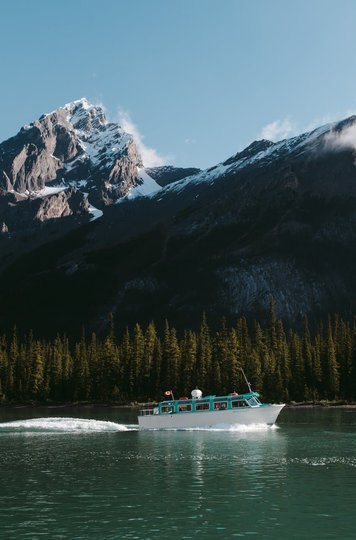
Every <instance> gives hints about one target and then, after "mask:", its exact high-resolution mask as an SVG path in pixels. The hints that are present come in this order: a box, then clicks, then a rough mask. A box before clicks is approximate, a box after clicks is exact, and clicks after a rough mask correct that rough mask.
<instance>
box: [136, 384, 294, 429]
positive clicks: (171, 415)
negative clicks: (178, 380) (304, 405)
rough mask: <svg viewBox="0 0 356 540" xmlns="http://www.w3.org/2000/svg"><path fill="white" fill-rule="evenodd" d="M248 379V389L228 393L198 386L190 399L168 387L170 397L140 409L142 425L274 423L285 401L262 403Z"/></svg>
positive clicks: (179, 426) (139, 419)
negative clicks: (176, 396)
mask: <svg viewBox="0 0 356 540" xmlns="http://www.w3.org/2000/svg"><path fill="white" fill-rule="evenodd" d="M244 376H245V374H244ZM245 379H246V376H245ZM246 382H247V384H248V389H249V391H248V392H247V393H244V394H238V393H237V392H231V393H230V394H228V395H226V396H204V397H203V393H202V391H201V390H199V389H198V388H196V389H194V390H192V392H191V398H190V399H189V398H187V397H181V398H179V399H174V396H173V392H172V391H171V390H167V391H166V392H165V395H167V396H170V399H167V400H164V401H161V402H160V403H158V404H157V406H155V407H145V408H144V409H141V410H140V411H139V416H138V424H139V428H140V429H186V428H203V429H204V428H205V429H206V428H212V427H214V426H221V425H223V426H226V425H227V426H231V425H238V424H240V425H251V424H267V425H273V424H274V423H275V422H276V420H277V418H278V415H279V413H280V412H281V410H282V409H283V407H284V405H285V404H284V403H282V404H271V403H261V401H260V399H259V397H260V395H259V393H258V392H254V391H252V389H251V386H250V384H249V383H248V381H247V379H246Z"/></svg>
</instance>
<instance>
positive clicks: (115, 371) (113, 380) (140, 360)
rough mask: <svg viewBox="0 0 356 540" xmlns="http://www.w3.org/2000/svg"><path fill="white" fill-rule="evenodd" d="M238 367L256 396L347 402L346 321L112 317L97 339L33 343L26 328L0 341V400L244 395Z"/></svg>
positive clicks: (351, 356)
mask: <svg viewBox="0 0 356 540" xmlns="http://www.w3.org/2000/svg"><path fill="white" fill-rule="evenodd" d="M240 367H242V368H243V369H244V371H245V372H246V374H247V377H248V379H249V381H250V383H251V385H252V388H253V389H254V390H256V391H258V392H259V393H260V394H261V396H262V399H263V400H264V401H277V402H281V401H286V402H291V401H296V402H302V401H313V402H315V401H321V400H329V401H335V400H345V401H348V402H350V401H356V320H355V321H354V322H352V323H350V322H349V321H345V320H343V319H341V318H340V317H338V316H336V315H335V316H333V317H330V318H329V319H328V321H327V322H326V323H324V324H319V326H318V327H317V329H316V330H315V331H314V332H313V334H311V331H310V329H309V324H308V320H307V318H305V319H304V323H303V328H302V330H301V331H299V332H297V331H294V330H288V331H286V329H285V327H284V325H283V322H282V321H281V320H278V319H277V318H276V316H275V310H274V304H273V301H271V306H270V310H269V318H268V322H267V323H266V325H264V326H261V325H260V324H259V323H258V322H256V321H254V322H253V323H251V324H248V323H247V321H246V319H245V318H244V317H241V318H239V319H238V320H237V322H236V324H235V325H234V326H227V324H226V322H225V321H224V320H223V321H222V322H221V325H220V327H219V328H218V329H217V330H214V331H212V330H211V329H210V328H209V325H208V322H207V319H206V317H205V316H203V318H202V321H201V324H200V328H199V329H198V331H192V330H186V331H184V332H183V333H182V335H180V336H179V335H177V331H176V329H175V328H174V327H172V326H170V325H169V323H168V322H166V323H165V325H164V328H163V330H162V332H161V333H158V332H157V329H156V327H155V324H154V323H153V322H151V323H150V324H148V326H147V327H145V328H142V327H141V326H140V325H139V324H136V325H135V326H134V327H133V328H131V329H128V328H126V330H125V331H124V332H123V333H122V335H121V336H120V338H116V337H115V329H114V325H113V321H112V319H111V323H110V326H109V330H108V333H107V335H106V337H105V338H104V339H98V337H97V335H96V334H95V333H93V334H92V335H90V336H86V335H85V332H84V331H83V333H82V335H81V337H80V339H79V340H78V341H77V342H76V343H70V342H69V340H68V338H67V337H66V336H59V335H57V336H56V337H55V339H53V340H42V339H35V338H34V336H33V335H32V333H29V335H26V336H22V337H21V338H20V337H19V334H18V331H17V330H16V328H15V329H14V331H13V334H12V335H11V336H5V335H3V336H1V338H0V401H2V402H3V403H11V402H31V401H33V402H78V401H81V402H83V401H84V402H85V401H90V402H106V403H112V402H115V403H131V402H149V401H155V400H162V399H163V395H164V391H166V390H172V391H173V392H174V395H175V397H176V398H178V397H180V396H190V392H191V390H192V389H193V388H195V387H197V386H198V387H199V388H200V389H201V390H202V391H203V394H204V395H207V394H215V395H224V394H227V393H229V392H232V391H238V392H246V391H247V387H246V383H245V381H244V380H243V377H242V374H241V371H240Z"/></svg>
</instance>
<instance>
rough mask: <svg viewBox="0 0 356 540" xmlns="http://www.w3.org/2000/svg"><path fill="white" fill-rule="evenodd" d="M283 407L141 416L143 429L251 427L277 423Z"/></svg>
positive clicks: (139, 420)
mask: <svg viewBox="0 0 356 540" xmlns="http://www.w3.org/2000/svg"><path fill="white" fill-rule="evenodd" d="M283 407H284V404H282V405H265V406H262V407H241V408H237V409H236V410H219V411H206V412H205V411H199V412H187V413H182V412H180V413H171V414H153V415H148V416H139V417H138V424H139V427H140V428H141V429H185V428H212V427H214V426H220V425H236V424H241V425H251V424H269V425H272V424H274V423H275V422H276V420H277V417H278V415H279V413H280V412H281V410H282V409H283Z"/></svg>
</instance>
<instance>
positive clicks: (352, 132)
mask: <svg viewBox="0 0 356 540" xmlns="http://www.w3.org/2000/svg"><path fill="white" fill-rule="evenodd" d="M324 142H325V148H326V150H334V151H336V152H340V151H342V150H348V149H350V150H356V124H352V125H350V126H347V127H345V128H344V129H343V130H342V131H330V132H329V133H327V134H326V135H325V137H324Z"/></svg>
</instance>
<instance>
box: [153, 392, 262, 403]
mask: <svg viewBox="0 0 356 540" xmlns="http://www.w3.org/2000/svg"><path fill="white" fill-rule="evenodd" d="M259 396H260V394H259V393H258V392H247V393H246V394H236V393H231V394H229V395H227V396H226V395H225V396H202V397H201V398H194V399H193V398H186V397H185V398H180V399H165V400H163V401H160V403H178V402H179V403H187V402H190V401H194V402H198V401H205V400H216V401H220V400H226V399H248V398H250V397H259Z"/></svg>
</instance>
